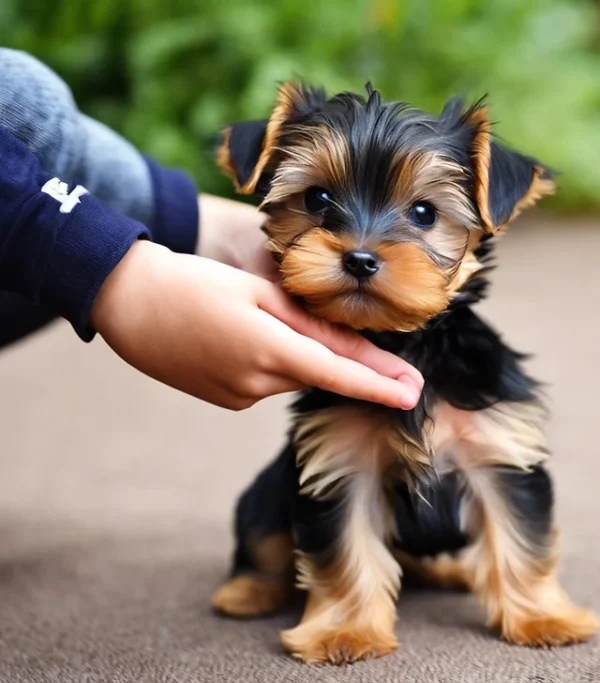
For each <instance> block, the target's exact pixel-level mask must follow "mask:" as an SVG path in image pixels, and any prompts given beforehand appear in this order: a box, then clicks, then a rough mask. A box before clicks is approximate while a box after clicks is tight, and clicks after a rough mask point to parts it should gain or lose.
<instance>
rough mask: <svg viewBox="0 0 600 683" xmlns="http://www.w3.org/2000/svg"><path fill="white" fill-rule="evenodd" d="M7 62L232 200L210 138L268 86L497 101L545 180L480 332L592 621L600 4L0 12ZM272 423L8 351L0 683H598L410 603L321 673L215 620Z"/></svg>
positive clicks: (4, 367)
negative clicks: (372, 649)
mask: <svg viewBox="0 0 600 683" xmlns="http://www.w3.org/2000/svg"><path fill="white" fill-rule="evenodd" d="M0 45H3V46H9V47H14V48H18V49H22V50H26V51H28V52H30V53H32V54H33V55H35V56H36V57H38V58H39V59H41V60H42V61H44V62H45V63H47V64H48V65H49V66H50V67H52V68H53V69H55V70H56V71H57V72H58V73H59V74H60V75H61V76H62V77H63V78H64V79H65V80H66V81H67V82H68V83H69V85H70V86H71V88H72V90H73V92H74V95H75V98H76V100H77V102H78V104H79V106H80V108H81V109H82V110H83V111H84V112H85V113H87V114H89V115H91V116H93V117H96V118H98V119H100V120H101V121H104V122H105V123H107V124H108V125H109V126H111V127H114V128H116V129H117V130H118V131H120V132H121V133H123V134H124V135H125V136H126V137H127V138H128V139H130V140H131V141H132V142H133V143H134V144H135V145H137V146H138V147H139V148H140V149H141V150H142V151H144V152H146V153H149V154H151V155H154V156H155V157H157V158H158V159H159V160H160V161H162V162H163V163H165V164H168V165H174V166H180V167H183V168H185V169H186V170H187V171H188V172H190V173H192V174H193V175H194V176H195V178H196V180H197V182H198V184H199V187H200V188H201V189H202V190H205V191H209V192H214V193H220V194H225V195H227V194H230V193H231V184H230V182H229V181H228V180H227V179H225V178H223V177H222V176H221V174H220V172H219V171H218V170H217V168H216V165H215V163H214V161H213V152H212V150H213V143H214V140H215V136H216V133H217V131H218V130H219V129H220V128H221V127H222V126H223V125H226V124H227V123H230V122H232V121H236V120H243V119H249V118H257V117H262V116H265V115H267V114H268V112H269V110H270V107H271V104H272V102H273V99H274V96H275V91H276V84H277V82H278V81H281V80H284V79H287V78H290V77H291V76H294V75H299V76H302V77H304V78H305V79H306V80H307V81H309V82H311V83H314V84H318V85H323V86H325V87H326V88H327V89H328V90H329V91H330V92H335V91H339V90H342V89H352V90H357V91H360V90H362V88H363V87H364V84H365V82H366V81H367V80H368V79H371V80H372V81H373V83H374V84H375V85H376V86H377V87H378V88H380V89H381V90H382V92H383V94H384V96H385V97H386V98H388V99H400V100H406V101H409V102H411V103H413V104H415V105H417V106H420V107H422V108H424V109H428V110H431V111H439V110H440V108H441V106H442V104H443V102H444V101H445V99H446V98H447V97H448V96H450V95H454V94H457V93H464V94H467V95H469V96H470V97H472V98H474V99H475V98H479V97H480V96H482V95H483V94H485V93H489V102H490V105H491V112H492V118H493V119H494V120H495V121H496V122H497V132H498V133H499V134H500V135H501V136H502V137H503V138H504V139H505V140H506V141H508V142H509V143H511V144H512V145H514V146H515V147H518V148H519V149H522V150H523V151H525V152H529V153H531V154H534V155H536V156H539V157H540V158H541V159H542V160H543V161H544V162H545V163H547V164H549V165H551V166H554V167H555V168H557V169H560V171H562V176H561V177H560V179H559V181H560V185H561V190H562V191H561V192H560V193H559V194H558V195H557V196H556V197H555V198H553V199H551V200H550V201H545V202H544V206H545V207H551V208H552V209H553V213H552V212H546V213H542V212H540V213H538V214H536V213H535V212H532V213H531V214H526V215H525V216H524V217H523V219H522V220H520V221H519V224H518V225H515V226H513V227H512V229H511V230H510V232H509V235H508V237H507V239H502V240H501V241H500V243H499V249H498V261H499V263H500V264H502V265H501V267H500V268H498V270H497V271H495V273H494V275H493V285H494V287H493V293H492V296H491V297H490V299H489V301H487V302H485V304H484V305H483V306H482V308H481V310H482V313H483V315H484V316H485V317H488V318H490V319H491V320H492V322H493V323H494V325H495V326H497V327H498V328H499V329H500V330H501V331H502V333H503V334H504V335H506V338H507V339H508V341H509V343H510V344H511V345H514V346H515V347H516V348H517V349H522V350H524V351H532V352H534V353H535V354H536V356H535V358H534V359H533V360H532V361H531V362H529V363H528V366H527V367H528V369H529V370H530V371H531V372H532V374H533V375H534V376H536V377H539V378H541V379H542V380H543V381H544V382H545V383H548V384H545V385H544V386H545V389H546V390H547V391H548V393H549V398H550V405H551V408H552V411H553V419H552V421H551V423H550V425H549V436H550V441H551V446H552V451H553V457H552V461H551V462H552V470H553V472H554V473H555V482H556V488H557V500H558V512H557V515H558V519H559V520H560V524H561V526H562V528H563V539H564V543H563V547H564V553H563V556H562V563H561V572H562V576H563V577H564V582H565V585H566V587H567V588H568V591H569V593H570V594H571V595H572V596H573V597H574V598H575V599H576V600H577V601H578V602H580V603H581V604H582V605H586V606H592V607H594V608H595V610H596V611H597V613H599V614H600V550H599V544H598V519H600V499H599V497H598V481H600V457H599V456H600V454H599V453H598V450H599V449H598V446H597V443H598V391H597V387H598V385H599V384H600V363H599V362H598V338H599V336H600V317H599V316H598V313H597V312H598V311H599V310H600V286H599V278H598V253H600V230H599V229H598V227H599V224H600V221H599V219H598V216H599V215H600V213H599V210H600V0H597V1H596V2H593V0H345V1H340V0H338V1H336V0H322V1H321V2H311V1H310V0H289V1H284V0H254V1H252V0H51V1H49V0H0ZM0 199H1V198H0ZM579 213H581V214H586V215H583V216H581V217H577V216H576V214H579ZM561 214H562V215H561ZM588 214H590V215H588ZM594 311H596V314H594ZM289 400H290V398H289V396H281V397H275V398H272V399H269V400H268V401H264V402H261V403H260V404H259V405H257V406H255V407H254V408H252V409H251V410H250V411H247V412H244V413H241V414H238V413H235V414H234V413H228V412H227V411H224V410H219V409H217V408H214V407H212V406H209V405H207V404H203V403H201V402H199V401H196V400H195V399H192V398H191V397H188V396H184V395H183V394H180V393H177V392H175V391H173V390H170V389H168V388H167V387H165V386H163V385H161V384H159V383H158V382H154V381H152V380H151V379H149V378H147V377H145V376H143V375H141V374H140V373H138V372H136V371H135V370H133V369H132V368H131V367H129V366H127V365H126V364H125V363H123V362H121V361H120V360H119V359H118V358H117V357H116V356H115V354H114V353H112V352H111V351H110V350H109V348H108V347H107V346H106V344H104V343H103V341H102V340H101V339H100V338H97V339H96V341H95V342H94V343H93V344H91V345H86V344H82V343H81V341H80V340H79V339H78V338H77V337H76V336H75V335H74V334H73V331H72V329H71V328H70V327H69V326H68V325H67V324H66V323H65V322H62V323H58V324H56V325H52V326H50V327H49V328H48V329H46V330H45V331H43V332H41V333H40V334H38V335H34V336H32V337H30V338H28V339H27V340H25V341H23V342H22V343H19V344H17V345H14V346H13V347H11V348H9V349H6V350H3V353H2V356H1V358H0V430H1V432H2V438H1V439H0V451H1V455H0V605H1V606H2V609H1V610H0V681H7V682H8V681H11V682H14V683H31V681H36V682H38V683H56V682H57V681H60V682H61V683H81V682H82V681H86V682H88V683H105V682H106V681H115V683H117V681H121V682H123V681H140V682H142V681H143V682H144V683H154V682H155V681H156V682H157V683H158V682H159V681H160V683H167V682H168V681H171V682H178V683H184V682H185V683H188V682H189V683H192V682H193V681H201V682H202V683H224V682H227V681H233V682H239V681H244V682H245V683H253V682H254V683H275V682H276V683H301V682H302V681H304V682H308V681H310V682H311V683H312V682H313V681H316V680H317V679H318V680H320V681H324V680H325V679H326V680H327V681H328V682H329V681H330V682H331V683H360V682H361V681H365V680H370V681H383V680H386V681H391V680H398V676H399V675H401V676H402V680H410V681H415V682H417V683H418V682H419V681H421V682H423V683H448V682H449V681H459V680H460V681H467V680H469V681H480V680H484V679H485V680H486V681H492V682H493V681H497V682H498V683H504V682H505V681H548V682H549V683H574V681H575V680H577V681H584V680H585V681H598V680H600V669H599V666H600V665H599V662H600V638H598V639H596V640H595V641H593V642H592V643H591V644H590V645H587V646H582V647H573V648H564V649H557V650H555V651H553V652H551V653H548V652H537V651H535V650H534V649H529V648H527V649H514V648H511V647H510V646H508V645H503V644H501V643H499V642H498V641H497V640H496V639H495V638H492V637H491V636H490V635H488V632H487V630H484V629H483V628H482V624H483V616H482V614H481V612H480V611H479V609H478V606H477V604H476V603H475V601H474V599H472V598H469V597H467V596H463V595H460V594H451V593H443V594H440V593H439V592H431V593H426V594H423V595H417V596H412V598H411V596H410V594H408V593H407V594H403V597H402V600H401V605H402V608H401V615H402V618H401V619H400V623H399V638H400V641H401V643H402V648H401V650H400V651H399V653H398V654H396V655H393V656H392V657H390V658H387V659H384V660H379V661H378V662H373V663H369V664H368V665H365V668H362V667H360V666H357V667H352V668H351V669H346V668H340V669H336V670H335V671H333V670H329V669H328V670H326V671H325V670H318V672H317V671H316V670H314V669H304V668H302V667H299V666H298V665H297V664H296V663H295V662H293V661H292V660H291V659H290V658H287V657H284V656H282V655H281V654H280V651H279V648H278V635H277V634H278V631H279V629H280V628H284V627H289V626H291V625H292V624H293V623H294V621H295V619H297V615H294V614H290V615H288V614H286V615H283V616H281V617H278V618H276V619H271V620H261V621H258V622H255V623H253V624H252V625H249V624H247V623H244V622H232V621H224V620H221V619H218V618H216V617H215V616H214V615H212V614H211V612H210V608H209V604H210V595H211V593H212V591H213V589H214V587H215V586H216V585H217V584H218V583H219V582H220V581H221V580H222V579H223V577H224V576H225V575H226V572H227V569H228V564H229V556H230V552H231V548H232V533H231V519H232V510H233V506H234V500H235V498H236V497H237V495H238V494H239V492H240V491H241V490H242V489H243V488H244V487H245V486H246V485H247V484H248V482H249V481H250V480H251V479H252V477H253V476H254V475H255V473H256V472H257V471H258V470H259V469H260V468H261V467H263V466H264V463H265V462H266V461H267V460H269V459H270V458H271V457H272V456H273V455H274V454H275V452H276V451H277V449H278V448H279V447H280V445H281V443H282V442H283V439H284V434H285V432H286V430H287V428H288V424H289V420H288V416H287V412H286V409H285V406H286V404H287V403H288V402H289ZM323 671H325V672H324V673H322V672H323ZM400 672H402V673H401V674H400Z"/></svg>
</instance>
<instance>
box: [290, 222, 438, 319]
mask: <svg viewBox="0 0 600 683" xmlns="http://www.w3.org/2000/svg"><path fill="white" fill-rule="evenodd" d="M281 274H282V276H283V286H284V287H285V289H286V290H287V291H288V292H290V293H291V294H293V295H295V296H299V297H301V298H302V299H303V300H304V302H305V304H306V307H307V309H308V310H310V311H311V312H313V313H314V314H315V315H318V316H319V317H323V318H325V319H327V320H329V321H331V322H335V323H341V324H344V325H348V326H350V327H353V328H355V329H361V330H362V329H369V330H374V331H401V332H409V331H412V330H415V329H417V328H419V327H422V326H423V325H425V324H426V323H427V321H428V320H429V319H430V318H432V317H433V316H434V315H436V314H438V313H440V312H441V311H443V310H444V309H445V308H446V307H447V305H448V303H449V289H448V281H449V280H448V275H447V273H446V272H444V271H442V270H440V269H439V268H438V267H437V266H436V264H435V263H434V262H433V261H432V260H431V258H430V257H429V256H428V255H427V254H426V253H425V252H424V251H423V250H422V249H421V248H420V247H419V246H417V245H416V244H413V243H411V242H402V243H383V244H379V245H360V246H356V245H352V244H349V243H348V241H347V240H343V239H341V238H340V237H338V236H336V235H333V234H331V233H328V232H326V231H324V230H313V231H310V233H306V234H305V235H303V236H302V237H301V238H300V239H299V240H298V241H297V242H296V243H294V244H293V245H292V246H291V247H290V248H289V249H288V250H287V251H286V252H285V253H284V254H283V257H282V259H281Z"/></svg>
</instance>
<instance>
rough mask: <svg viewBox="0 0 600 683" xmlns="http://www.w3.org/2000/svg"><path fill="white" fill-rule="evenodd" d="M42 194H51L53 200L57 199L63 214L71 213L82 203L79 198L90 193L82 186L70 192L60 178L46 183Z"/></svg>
mask: <svg viewBox="0 0 600 683" xmlns="http://www.w3.org/2000/svg"><path fill="white" fill-rule="evenodd" d="M42 192H44V193H46V194H49V195H50V196H51V197H52V199H56V201H57V202H59V203H60V212H61V213H71V211H73V209H74V208H75V206H77V204H80V203H81V202H80V200H79V197H81V196H82V195H84V194H87V193H88V191H87V190H86V189H85V187H83V186H82V185H77V187H75V188H74V189H73V190H71V192H69V187H68V185H67V183H63V182H62V181H61V180H60V178H52V180H49V181H48V182H47V183H45V184H44V186H43V187H42Z"/></svg>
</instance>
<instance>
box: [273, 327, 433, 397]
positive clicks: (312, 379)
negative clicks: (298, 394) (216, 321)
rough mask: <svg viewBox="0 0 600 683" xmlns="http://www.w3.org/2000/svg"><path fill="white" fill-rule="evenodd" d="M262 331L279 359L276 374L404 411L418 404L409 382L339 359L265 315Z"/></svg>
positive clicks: (412, 386) (414, 388) (418, 391)
mask: <svg viewBox="0 0 600 683" xmlns="http://www.w3.org/2000/svg"><path fill="white" fill-rule="evenodd" d="M263 327H264V329H265V333H266V335H267V336H268V340H269V342H270V343H271V344H272V345H273V354H274V355H275V356H276V357H278V371H279V373H285V374H286V375H287V376H289V377H291V378H293V379H294V380H296V381H298V382H300V383H301V384H303V385H305V386H311V387H319V388H320V389H324V390H326V391H331V392H334V393H336V394H342V395H343V396H348V397H350V398H356V399H359V400H363V401H370V402H373V403H380V404H382V405H386V406H389V407H391V408H402V409H403V410H410V409H411V408H414V407H415V405H416V404H417V402H418V400H419V396H420V393H421V390H420V388H419V389H418V388H416V387H415V386H414V384H413V383H412V382H406V381H403V380H402V379H401V380H400V381H399V380H397V379H393V378H391V377H386V376H383V375H380V374H378V373H377V372H376V371H375V370H372V369H371V368H369V367H367V366H365V365H362V364H361V363H359V362H357V361H354V360H351V359H350V358H345V357H343V356H338V355H336V354H335V353H333V352H332V351H330V350H329V349H328V348H327V347H325V346H323V345H322V344H320V343H319V342H318V341H315V340H314V339H311V338H309V337H306V336H303V335H301V334H298V333H297V332H295V331H294V330H292V329H291V328H290V327H288V326H287V325H286V324H284V323H283V322H281V321H279V320H277V319H275V318H274V317H272V316H270V315H265V320H264V325H263Z"/></svg>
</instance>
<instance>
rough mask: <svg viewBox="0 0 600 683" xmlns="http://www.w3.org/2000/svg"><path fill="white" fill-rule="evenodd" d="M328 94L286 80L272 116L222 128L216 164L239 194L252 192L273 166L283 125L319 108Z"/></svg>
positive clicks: (278, 95) (280, 90)
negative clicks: (228, 177) (230, 179)
mask: <svg viewBox="0 0 600 683" xmlns="http://www.w3.org/2000/svg"><path fill="white" fill-rule="evenodd" d="M325 99H326V96H325V93H324V92H323V91H322V90H319V89H312V88H307V87H306V86H304V85H303V84H301V83H295V82H293V81H291V82H288V83H284V84H283V85H282V86H281V87H280V88H279V92H278V94H277V100H276V102H275V106H274V108H273V112H272V114H271V116H270V117H269V119H268V120H267V119H264V120H260V121H247V122H245V123H235V124H233V125H232V126H229V127H228V128H225V130H224V131H223V142H222V144H221V146H220V147H219V150H218V152H217V163H218V164H219V166H220V167H221V169H222V170H223V171H224V172H225V173H226V174H227V175H228V176H230V177H231V178H233V182H234V184H235V189H236V190H237V191H238V192H239V193H240V194H253V193H254V192H255V191H256V189H257V185H258V183H259V181H260V179H261V177H262V176H263V175H265V174H266V173H267V172H268V171H269V167H270V166H272V165H273V163H274V160H275V156H276V152H277V145H278V142H279V139H280V137H281V133H282V127H283V124H284V123H286V122H289V121H292V120H294V119H297V118H298V117H301V116H305V115H307V114H310V113H311V112H314V111H317V110H318V109H319V108H321V107H322V106H323V104H324V103H325Z"/></svg>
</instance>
